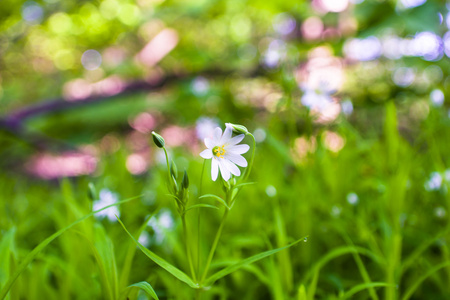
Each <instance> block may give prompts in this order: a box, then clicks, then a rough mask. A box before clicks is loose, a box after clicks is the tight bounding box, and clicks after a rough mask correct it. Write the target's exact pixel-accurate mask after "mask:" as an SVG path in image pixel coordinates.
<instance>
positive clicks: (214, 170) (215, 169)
mask: <svg viewBox="0 0 450 300" xmlns="http://www.w3.org/2000/svg"><path fill="white" fill-rule="evenodd" d="M217 175H219V162H218V160H217V158H213V159H212V160H211V178H212V180H213V181H216V179H217Z"/></svg>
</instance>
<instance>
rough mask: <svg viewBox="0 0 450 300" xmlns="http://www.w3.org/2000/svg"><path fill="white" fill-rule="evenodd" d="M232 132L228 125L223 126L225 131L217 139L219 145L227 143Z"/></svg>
mask: <svg viewBox="0 0 450 300" xmlns="http://www.w3.org/2000/svg"><path fill="white" fill-rule="evenodd" d="M232 133H233V129H232V128H231V127H230V126H227V127H226V128H225V132H224V133H223V135H222V138H221V139H220V141H219V145H225V144H228V143H229V142H230V140H231V134H232Z"/></svg>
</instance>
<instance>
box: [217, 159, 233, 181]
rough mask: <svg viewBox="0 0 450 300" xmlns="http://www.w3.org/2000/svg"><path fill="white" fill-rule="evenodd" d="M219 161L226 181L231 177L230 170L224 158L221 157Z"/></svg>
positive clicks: (221, 172)
mask: <svg viewBox="0 0 450 300" xmlns="http://www.w3.org/2000/svg"><path fill="white" fill-rule="evenodd" d="M218 162H219V168H220V174H221V175H222V178H223V179H224V180H225V181H228V180H229V179H230V177H231V174H230V170H228V168H227V166H226V164H225V163H224V159H223V158H219V159H218Z"/></svg>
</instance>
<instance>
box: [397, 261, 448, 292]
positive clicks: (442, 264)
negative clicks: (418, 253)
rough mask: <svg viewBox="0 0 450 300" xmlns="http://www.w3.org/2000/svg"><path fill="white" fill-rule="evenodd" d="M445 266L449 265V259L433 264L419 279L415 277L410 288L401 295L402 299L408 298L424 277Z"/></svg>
mask: <svg viewBox="0 0 450 300" xmlns="http://www.w3.org/2000/svg"><path fill="white" fill-rule="evenodd" d="M447 266H450V261H446V262H443V263H441V264H439V265H437V266H435V267H434V268H431V269H430V270H429V271H428V272H426V273H425V274H424V275H422V276H421V277H420V278H419V279H417V280H416V282H414V283H413V284H411V285H410V288H409V289H408V290H407V291H406V293H405V295H404V296H403V298H402V300H408V299H409V298H410V297H411V296H412V295H413V294H414V292H415V291H416V290H417V288H418V287H419V286H420V284H421V283H422V282H423V281H424V280H425V279H427V278H428V277H430V276H431V275H433V274H434V273H436V272H437V271H439V270H440V269H442V268H445V267H447Z"/></svg>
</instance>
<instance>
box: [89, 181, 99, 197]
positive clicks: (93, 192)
mask: <svg viewBox="0 0 450 300" xmlns="http://www.w3.org/2000/svg"><path fill="white" fill-rule="evenodd" d="M88 197H89V199H91V200H92V201H94V200H97V198H98V197H97V190H96V189H95V185H94V184H93V183H92V182H89V184H88Z"/></svg>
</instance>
